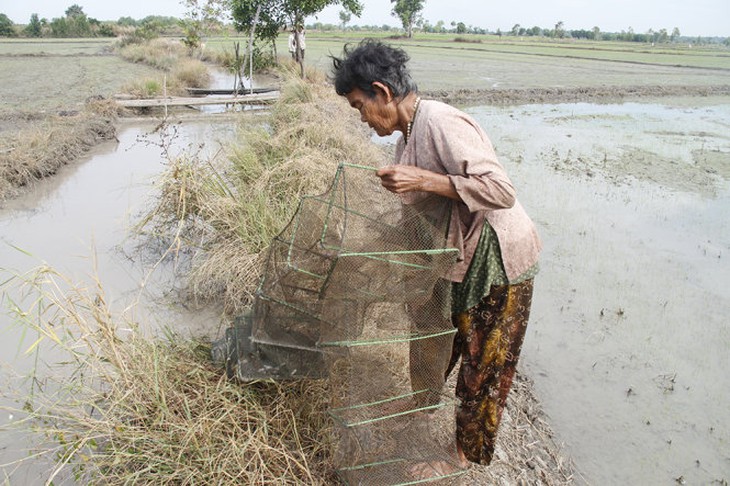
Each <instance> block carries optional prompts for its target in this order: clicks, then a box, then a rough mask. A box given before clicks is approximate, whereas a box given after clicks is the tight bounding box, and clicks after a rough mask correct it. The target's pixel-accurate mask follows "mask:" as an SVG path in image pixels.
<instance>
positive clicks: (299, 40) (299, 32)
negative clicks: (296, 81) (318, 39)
mask: <svg viewBox="0 0 730 486" xmlns="http://www.w3.org/2000/svg"><path fill="white" fill-rule="evenodd" d="M297 47H298V48H299V56H297ZM306 48H307V42H306V38H305V33H304V28H303V27H301V26H300V27H297V28H292V30H291V32H290V33H289V52H290V53H291V58H292V59H294V60H295V61H297V62H299V61H303V60H304V49H306Z"/></svg>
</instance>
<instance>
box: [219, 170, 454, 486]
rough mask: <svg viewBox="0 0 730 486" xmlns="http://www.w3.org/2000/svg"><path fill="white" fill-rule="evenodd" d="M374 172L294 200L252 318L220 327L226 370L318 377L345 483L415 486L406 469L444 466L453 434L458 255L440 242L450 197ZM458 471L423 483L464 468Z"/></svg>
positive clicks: (338, 179)
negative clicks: (450, 391)
mask: <svg viewBox="0 0 730 486" xmlns="http://www.w3.org/2000/svg"><path fill="white" fill-rule="evenodd" d="M374 171H375V169H374V168H371V167H362V166H354V165H348V164H341V165H340V166H339V168H338V170H337V172H336V174H335V177H334V180H333V183H332V185H331V186H330V188H329V190H328V191H327V192H326V193H324V194H321V195H317V196H306V197H304V198H302V200H301V202H300V204H299V207H298V209H297V212H296V214H295V215H294V217H293V218H292V220H291V221H290V223H289V224H288V225H287V227H286V228H285V229H284V230H283V231H282V232H281V233H280V234H279V235H278V236H277V237H276V238H275V239H274V241H273V242H272V244H271V246H270V250H269V255H268V259H267V263H266V266H265V270H264V276H263V278H262V281H261V284H260V286H259V289H258V291H257V293H256V299H255V302H254V305H253V307H252V310H251V312H250V314H248V315H247V316H244V317H242V318H241V319H239V320H238V322H237V323H236V325H235V326H233V327H232V328H231V329H229V330H228V336H227V343H228V349H227V352H228V356H227V358H228V359H227V363H228V371H229V374H230V375H232V376H237V377H238V378H241V379H244V380H245V379H252V378H261V377H265V378H271V377H273V378H292V377H297V376H317V377H322V376H326V377H327V378H328V379H329V381H330V382H331V385H332V387H331V388H332V390H333V397H332V401H331V403H332V406H331V410H330V413H331V415H332V417H333V418H334V420H335V424H336V433H337V435H338V437H337V439H338V440H337V444H338V446H337V453H336V467H337V470H338V472H339V474H340V476H341V478H342V480H343V482H345V483H346V484H353V485H354V484H358V485H359V484H372V485H378V486H382V485H396V484H416V483H420V482H424V481H422V480H419V479H414V466H415V467H424V465H427V464H429V463H432V462H433V461H441V462H444V461H449V460H450V459H449V458H450V457H451V455H450V454H448V453H447V452H446V449H445V448H446V447H447V444H450V443H452V442H453V418H452V415H453V406H450V405H452V404H451V403H449V401H448V400H447V399H446V396H445V395H443V394H442V388H443V384H444V379H445V378H444V372H445V369H446V367H447V365H448V360H449V358H450V354H451V344H452V341H453V335H454V333H455V332H456V331H455V329H454V327H453V326H452V324H451V321H450V283H449V282H448V281H447V280H445V279H444V278H443V277H444V275H445V274H447V273H448V270H449V269H450V267H451V266H452V265H453V263H454V261H455V259H456V256H457V251H456V250H455V249H451V248H447V247H446V235H447V230H448V225H449V220H450V213H449V211H450V207H451V205H450V204H448V203H446V204H445V203H444V199H443V198H440V197H438V196H433V195H426V194H422V193H409V194H405V195H396V194H393V193H391V192H389V191H387V190H385V189H384V188H383V187H382V186H381V184H380V180H379V178H378V177H376V176H375V174H374ZM440 423H446V424H448V425H449V426H450V427H452V428H451V429H450V430H449V428H448V427H447V428H446V429H443V428H442V429H438V428H435V427H434V424H440ZM452 466H453V469H456V473H451V474H439V473H438V472H437V471H434V473H433V477H432V478H431V479H429V481H430V480H440V479H447V478H448V477H449V476H451V475H453V474H460V473H461V472H462V471H461V470H460V469H459V468H458V464H456V463H454V464H453V465H452ZM426 467H428V466H426Z"/></svg>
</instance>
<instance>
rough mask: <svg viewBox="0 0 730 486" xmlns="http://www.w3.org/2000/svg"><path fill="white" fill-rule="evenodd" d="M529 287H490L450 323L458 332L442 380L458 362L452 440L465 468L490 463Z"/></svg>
mask: <svg viewBox="0 0 730 486" xmlns="http://www.w3.org/2000/svg"><path fill="white" fill-rule="evenodd" d="M532 282H533V281H532V279H530V280H526V281H524V282H521V283H518V284H514V285H503V286H493V287H492V288H491V290H490V292H489V295H487V296H486V297H484V298H483V299H482V300H481V301H480V302H479V303H478V304H477V305H475V306H474V307H472V308H471V309H469V310H467V311H466V312H461V313H459V314H455V315H454V316H453V318H452V320H453V323H454V326H456V327H457V328H458V332H457V333H456V335H455V336H454V345H453V348H452V354H451V361H450V363H449V367H448V369H447V371H446V376H448V375H449V374H450V373H451V371H452V370H453V368H454V366H455V365H456V363H457V361H458V360H459V357H461V366H460V368H459V376H458V380H457V384H456V396H457V397H458V398H459V400H460V404H459V405H458V406H457V409H456V440H457V443H458V444H459V445H460V446H461V449H462V451H463V452H464V455H465V456H466V458H467V459H468V460H469V461H471V462H476V463H479V464H484V465H487V464H489V463H490V462H491V461H492V456H493V455H494V445H495V442H496V438H497V429H498V427H499V422H500V420H501V418H502V411H503V410H504V406H505V404H506V402H507V394H508V393H509V390H510V387H511V386H512V378H513V377H514V374H515V369H516V366H517V360H518V358H519V356H520V350H521V349H522V341H523V340H524V337H525V330H526V328H527V321H528V319H529V317H530V306H531V304H532Z"/></svg>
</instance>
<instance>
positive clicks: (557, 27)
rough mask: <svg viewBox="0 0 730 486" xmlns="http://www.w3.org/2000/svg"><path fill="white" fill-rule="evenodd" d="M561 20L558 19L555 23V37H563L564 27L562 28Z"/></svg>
mask: <svg viewBox="0 0 730 486" xmlns="http://www.w3.org/2000/svg"><path fill="white" fill-rule="evenodd" d="M563 25H564V24H563V21H562V20H560V21H559V22H558V23H557V24H555V37H557V38H558V39H562V38H563V37H565V29H564V28H563Z"/></svg>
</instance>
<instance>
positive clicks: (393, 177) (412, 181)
mask: <svg viewBox="0 0 730 486" xmlns="http://www.w3.org/2000/svg"><path fill="white" fill-rule="evenodd" d="M376 174H377V176H378V177H380V183H381V184H382V185H383V187H385V188H386V189H387V190H389V191H390V192H394V193H396V194H402V193H404V192H413V191H423V190H425V188H424V186H425V183H426V181H427V179H428V175H429V174H431V172H429V171H427V170H424V169H419V168H418V167H414V166H412V165H388V166H385V167H382V168H380V169H378V171H377V172H376Z"/></svg>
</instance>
